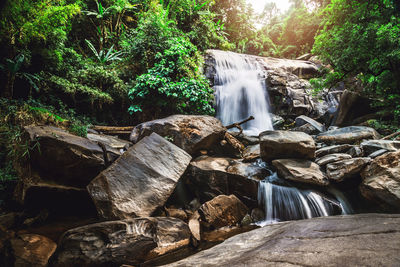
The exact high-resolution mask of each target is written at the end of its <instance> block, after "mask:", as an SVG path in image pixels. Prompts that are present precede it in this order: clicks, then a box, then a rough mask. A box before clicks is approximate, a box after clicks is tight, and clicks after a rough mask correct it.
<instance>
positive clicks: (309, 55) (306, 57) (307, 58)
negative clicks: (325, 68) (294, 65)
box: [296, 53, 312, 60]
mask: <svg viewBox="0 0 400 267" xmlns="http://www.w3.org/2000/svg"><path fill="white" fill-rule="evenodd" d="M311 57H312V55H311V54H310V53H307V54H304V55H301V56H299V57H298V58H296V60H309V59H310V58H311Z"/></svg>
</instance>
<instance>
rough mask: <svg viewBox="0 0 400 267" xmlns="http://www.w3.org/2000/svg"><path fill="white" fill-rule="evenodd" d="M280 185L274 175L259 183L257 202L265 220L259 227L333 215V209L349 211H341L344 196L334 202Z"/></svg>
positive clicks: (312, 193) (279, 180)
mask: <svg viewBox="0 0 400 267" xmlns="http://www.w3.org/2000/svg"><path fill="white" fill-rule="evenodd" d="M282 183H283V181H282V180H281V179H280V178H279V177H278V176H277V174H276V173H274V174H272V175H270V176H269V177H267V178H266V179H265V180H263V181H261V182H260V183H259V187H258V202H259V205H260V206H263V207H264V209H265V220H264V221H262V222H259V224H260V225H266V224H270V223H274V222H279V221H287V220H298V219H309V218H313V217H320V216H329V215H333V214H334V213H335V208H336V209H337V208H339V209H340V210H341V213H342V214H346V212H347V210H349V208H347V209H343V204H342V203H343V201H344V200H343V199H345V198H344V196H341V197H342V198H341V199H339V198H338V201H337V202H336V201H334V200H330V199H328V198H324V197H322V196H321V195H320V194H318V193H316V192H314V191H310V190H300V189H297V188H295V187H290V186H286V185H283V184H282ZM344 202H345V201H344ZM346 205H347V203H346Z"/></svg>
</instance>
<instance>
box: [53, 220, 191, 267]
mask: <svg viewBox="0 0 400 267" xmlns="http://www.w3.org/2000/svg"><path fill="white" fill-rule="evenodd" d="M189 243H190V230H189V227H188V226H187V225H186V224H185V223H184V222H182V221H181V220H179V219H175V218H164V217H156V218H135V219H130V220H122V221H108V222H101V223H96V224H91V225H86V226H82V227H78V228H74V229H71V230H69V231H67V232H66V233H65V234H64V235H63V236H62V237H61V240H60V242H59V245H58V248H57V251H56V253H55V254H54V255H53V257H52V258H51V265H52V266H120V265H122V264H132V265H137V264H140V263H142V262H144V261H145V260H150V259H154V258H157V257H160V256H163V255H166V254H168V253H171V252H174V251H177V250H180V249H183V248H186V247H187V246H188V245H189Z"/></svg>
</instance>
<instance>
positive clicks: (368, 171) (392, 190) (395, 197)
mask: <svg viewBox="0 0 400 267" xmlns="http://www.w3.org/2000/svg"><path fill="white" fill-rule="evenodd" d="M361 177H362V178H363V182H362V184H361V185H360V191H361V194H362V195H363V196H364V197H365V198H367V199H370V200H374V201H376V202H378V203H381V204H382V203H383V204H384V205H386V206H390V207H392V208H395V209H397V211H400V151H397V152H392V153H387V154H385V155H382V156H380V157H377V158H375V159H374V160H373V161H372V163H371V164H370V165H369V166H367V167H366V168H365V169H364V171H363V172H362V173H361Z"/></svg>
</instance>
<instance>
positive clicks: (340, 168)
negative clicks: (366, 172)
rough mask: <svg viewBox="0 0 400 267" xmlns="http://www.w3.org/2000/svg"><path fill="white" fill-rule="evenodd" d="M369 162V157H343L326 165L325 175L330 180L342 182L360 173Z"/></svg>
mask: <svg viewBox="0 0 400 267" xmlns="http://www.w3.org/2000/svg"><path fill="white" fill-rule="evenodd" d="M370 162H371V159H370V158H352V159H344V160H340V161H337V162H333V163H329V164H328V165H326V175H327V176H328V178H329V179H330V180H333V181H335V182H342V181H343V180H345V179H348V178H352V177H354V176H357V175H359V174H360V172H361V171H362V169H363V168H364V167H365V166H366V165H367V164H368V163H370Z"/></svg>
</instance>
